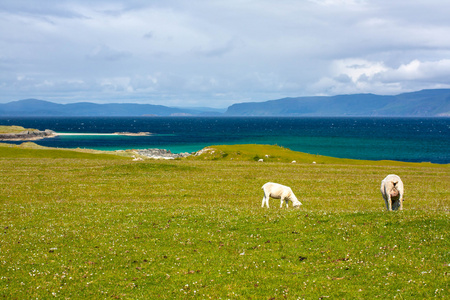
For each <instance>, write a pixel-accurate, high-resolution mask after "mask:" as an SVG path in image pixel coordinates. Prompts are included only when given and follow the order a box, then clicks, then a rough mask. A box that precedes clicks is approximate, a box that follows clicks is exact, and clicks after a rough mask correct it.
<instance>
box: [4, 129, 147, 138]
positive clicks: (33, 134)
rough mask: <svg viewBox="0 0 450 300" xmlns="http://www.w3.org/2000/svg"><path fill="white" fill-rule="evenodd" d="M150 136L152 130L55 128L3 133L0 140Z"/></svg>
mask: <svg viewBox="0 0 450 300" xmlns="http://www.w3.org/2000/svg"><path fill="white" fill-rule="evenodd" d="M111 135H122V136H149V135H151V133H150V132H137V133H134V132H114V133H64V132H55V131H53V130H49V129H45V130H44V131H40V130H25V131H22V132H18V133H2V134H0V141H36V140H41V139H45V138H54V137H57V136H111Z"/></svg>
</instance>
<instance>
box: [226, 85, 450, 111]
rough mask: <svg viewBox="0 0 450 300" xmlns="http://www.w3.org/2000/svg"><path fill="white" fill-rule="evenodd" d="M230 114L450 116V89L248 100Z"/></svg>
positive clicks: (232, 109)
mask: <svg viewBox="0 0 450 300" xmlns="http://www.w3.org/2000/svg"><path fill="white" fill-rule="evenodd" d="M225 115H227V116H400V117H401V116H405V117H406V116H407V117H413V116H414V117H436V116H450V89H435V90H422V91H419V92H412V93H404V94H400V95H396V96H379V95H374V94H353V95H339V96H327V97H320V96H318V97H298V98H284V99H279V100H271V101H266V102H247V103H239V104H233V105H231V106H230V107H228V110H227V111H226V113H225Z"/></svg>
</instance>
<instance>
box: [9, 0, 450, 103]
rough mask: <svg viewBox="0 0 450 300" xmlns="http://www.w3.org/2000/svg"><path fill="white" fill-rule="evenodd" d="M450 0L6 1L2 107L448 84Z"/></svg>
mask: <svg viewBox="0 0 450 300" xmlns="http://www.w3.org/2000/svg"><path fill="white" fill-rule="evenodd" d="M449 11H450V1H442V0H395V1H392V0H277V1H273V0H192V1H186V0H185V1H182V0H163V1H162V0H46V1H36V0H3V1H1V2H0V103H6V102H10V101H15V100H20V99H26V98H38V99H43V100H49V101H53V102H58V103H72V102H79V101H89V102H96V103H106V102H128V103H150V104H162V105H168V106H184V107H188V106H210V107H227V106H228V105H231V104H233V103H237V102H247V101H265V100H271V99H278V98H282V97H295V96H313V95H336V94H349V93H376V94H398V93H402V92H408V91H416V90H420V89H425V88H450V38H449V37H450V18H449V16H448V12H449Z"/></svg>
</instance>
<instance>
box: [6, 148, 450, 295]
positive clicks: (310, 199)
mask: <svg viewBox="0 0 450 300" xmlns="http://www.w3.org/2000/svg"><path fill="white" fill-rule="evenodd" d="M0 146H1V147H0V174H1V181H0V205H1V206H0V225H1V228H0V229H1V231H0V297H1V298H5V299H53V298H57V299H80V298H86V299H158V298H161V299H184V298H197V299H394V298H396V299H427V298H438V299H444V298H449V297H450V291H449V277H450V276H449V275H450V242H449V238H450V236H449V230H450V221H449V208H450V189H449V186H450V172H449V170H450V169H449V166H448V165H434V164H429V163H425V164H411V163H398V162H368V161H354V160H339V159H334V158H327V157H318V156H310V155H307V154H302V153H298V152H292V151H289V150H288V149H283V148H280V147H271V146H255V145H237V146H215V147H214V149H215V150H213V151H214V153H211V152H208V153H206V154H205V155H203V156H198V157H190V158H189V159H183V160H171V161H156V160H144V161H138V162H136V161H132V160H131V159H130V158H123V157H119V156H113V155H107V154H92V153H81V152H75V151H69V150H55V149H30V148H23V147H11V146H4V145H0ZM265 155H269V157H266V156H265ZM259 158H263V159H264V160H265V161H264V162H257V161H255V160H257V159H259ZM292 160H296V161H297V163H291V161H292ZM312 161H315V162H316V163H315V164H313V163H312ZM391 173H395V174H398V175H399V176H401V177H402V179H403V182H404V184H405V199H406V201H405V202H404V211H397V212H387V211H386V209H385V206H384V201H383V200H382V197H381V194H380V191H379V187H380V182H381V180H382V179H383V178H384V177H385V176H386V175H388V174H391ZM267 181H274V182H279V183H282V184H285V185H288V186H290V187H291V188H292V189H293V191H294V193H295V194H296V195H297V198H298V199H299V200H300V201H301V202H302V203H303V205H302V206H301V208H300V209H293V208H292V207H290V208H288V209H286V208H283V209H280V208H279V204H280V203H279V200H271V202H270V205H271V207H270V208H269V209H267V208H264V209H263V208H261V200H262V197H263V194H262V190H261V186H262V185H263V184H264V183H265V182H267Z"/></svg>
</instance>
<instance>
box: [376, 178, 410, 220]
mask: <svg viewBox="0 0 450 300" xmlns="http://www.w3.org/2000/svg"><path fill="white" fill-rule="evenodd" d="M380 190H381V194H382V195H383V199H384V202H385V203H386V209H387V210H388V211H391V210H403V194H404V188H403V182H402V180H401V179H400V177H399V176H397V175H394V174H391V175H388V176H386V178H384V179H383V180H382V181H381V188H380Z"/></svg>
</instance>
